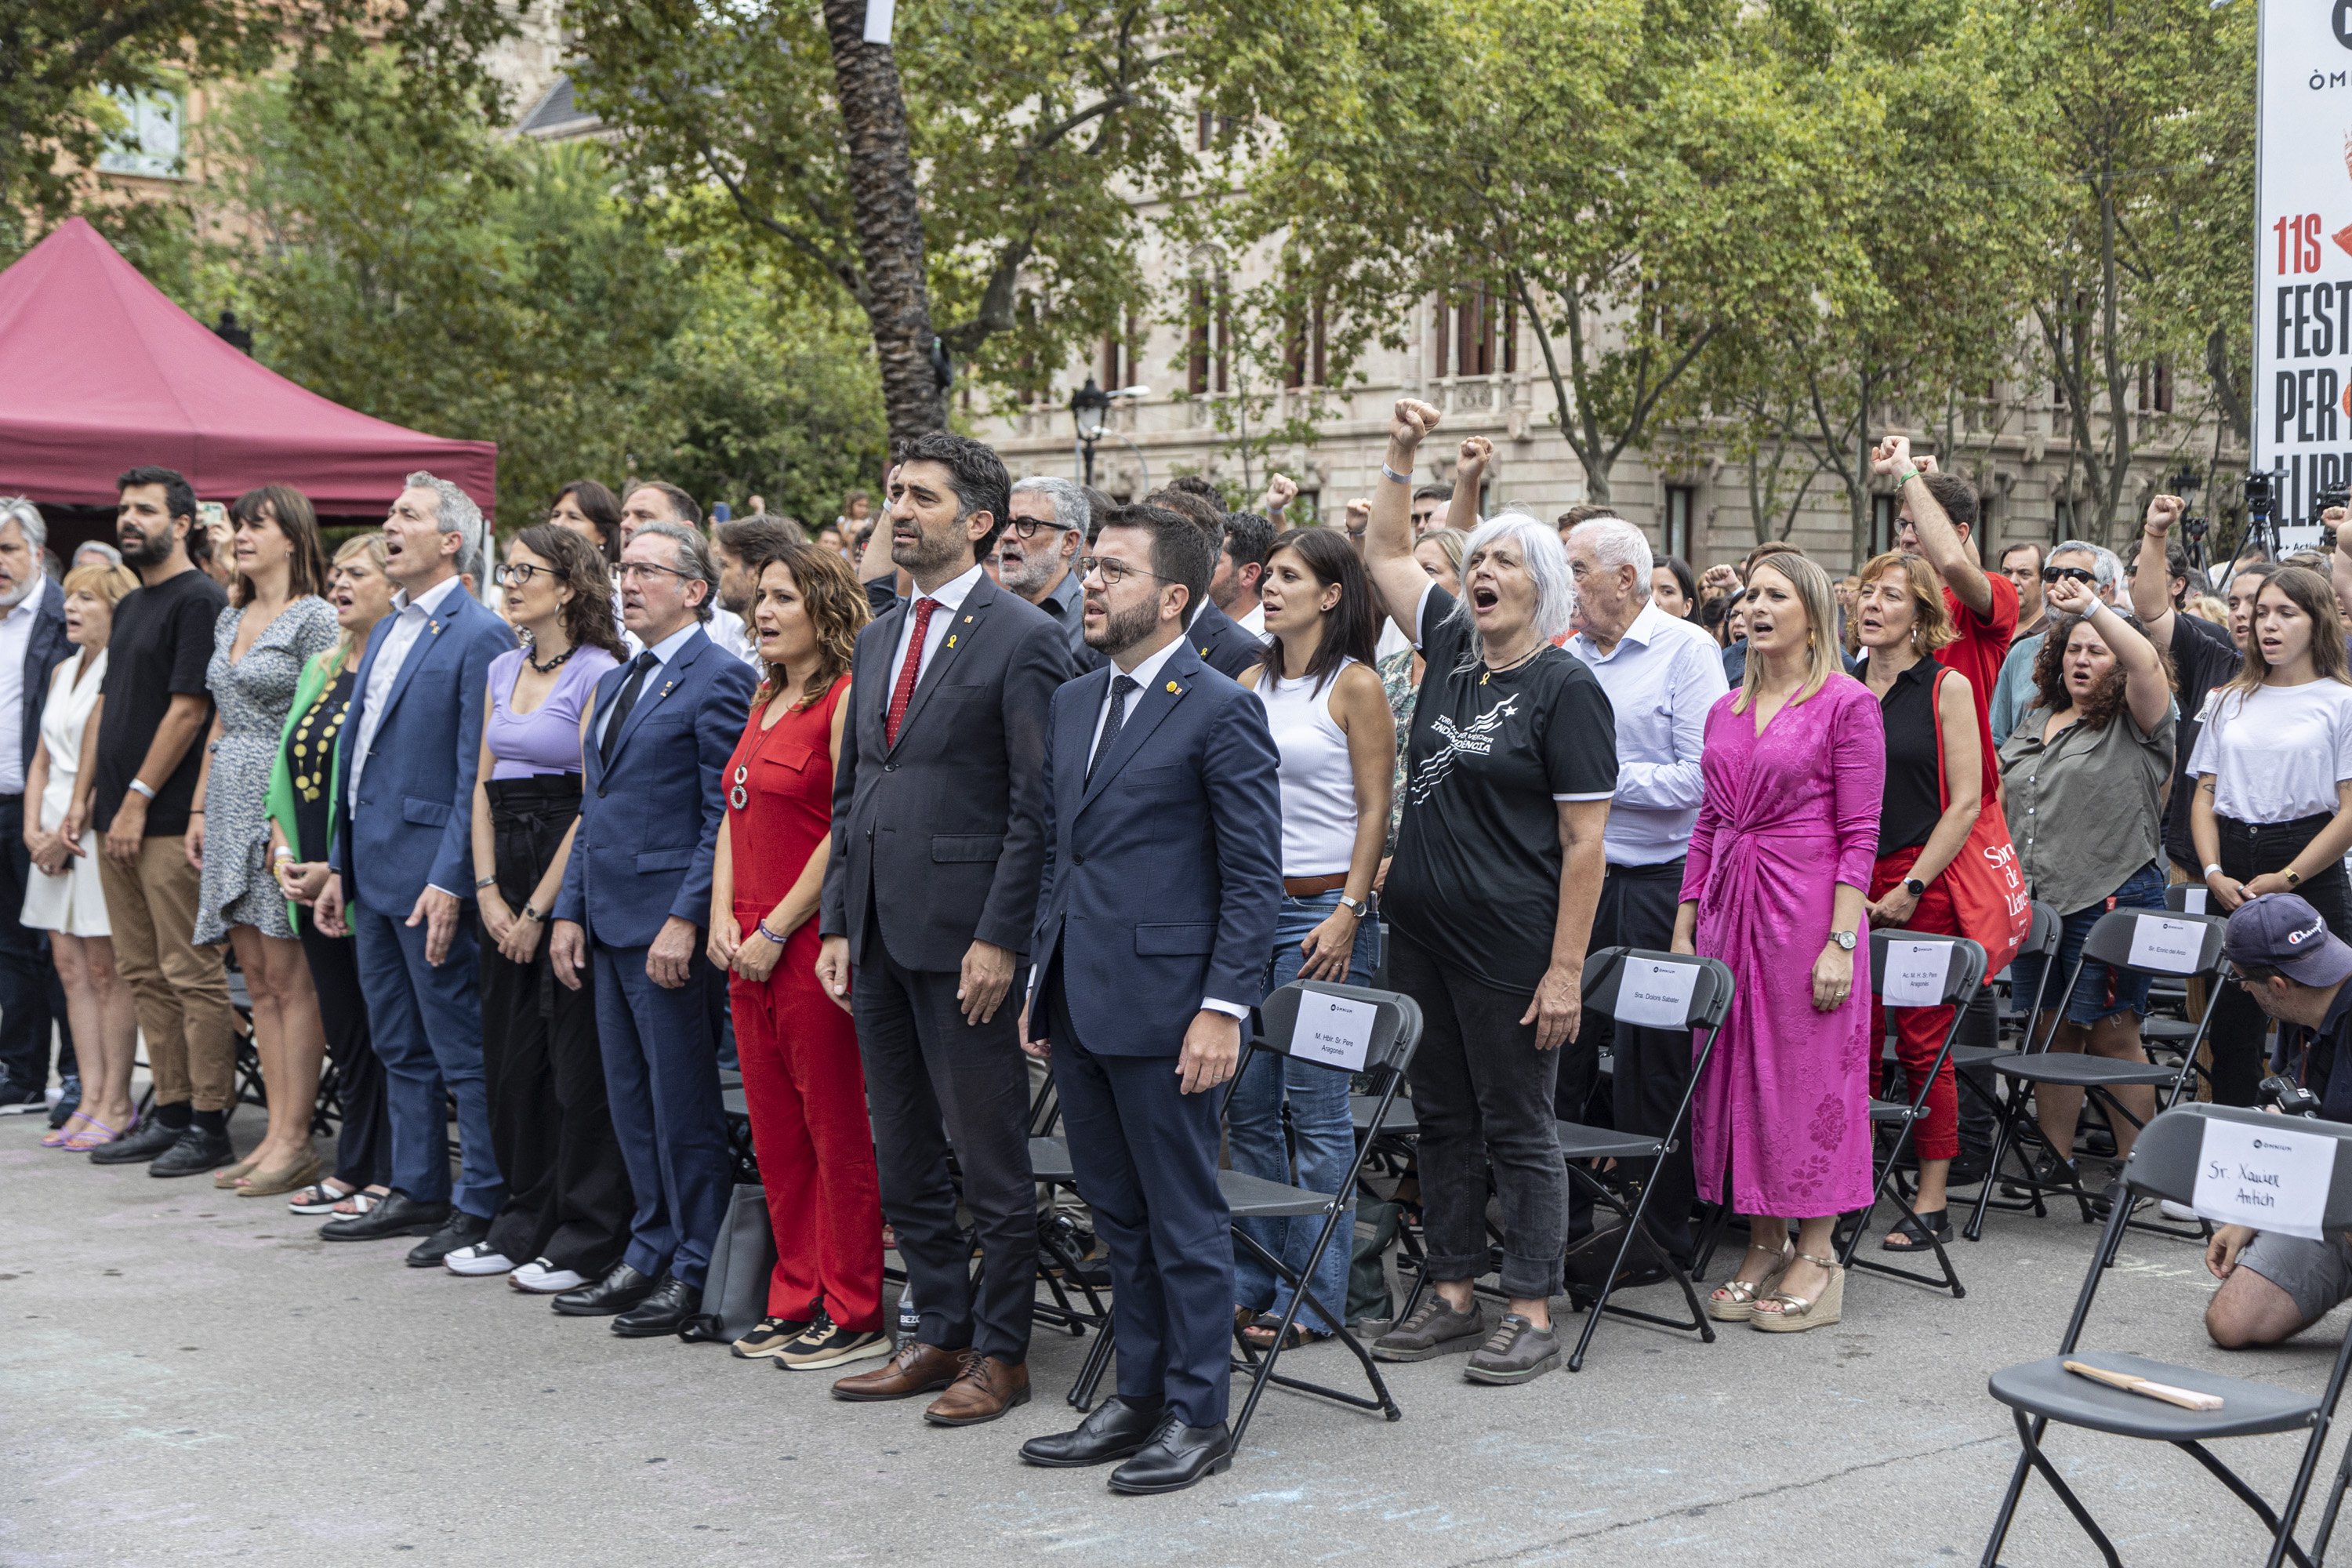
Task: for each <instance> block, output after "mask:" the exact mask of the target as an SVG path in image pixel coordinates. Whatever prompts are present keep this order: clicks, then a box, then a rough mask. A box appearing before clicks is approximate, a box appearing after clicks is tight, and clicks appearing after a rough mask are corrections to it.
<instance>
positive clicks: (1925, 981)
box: [1878, 942, 1952, 1007]
mask: <svg viewBox="0 0 2352 1568" xmlns="http://www.w3.org/2000/svg"><path fill="white" fill-rule="evenodd" d="M1951 973H1952V944H1951V943H1950V942H1888V943H1887V944H1886V967H1885V969H1884V970H1883V971H1881V972H1880V973H1879V977H1878V999H1879V1000H1880V1001H1882V1002H1884V1003H1885V1004H1886V1005H1888V1006H1889V1007H1933V1006H1935V1005H1937V1004H1938V1003H1940V1002H1942V1001H1943V999H1944V982H1945V981H1946V980H1947V979H1948V978H1949V977H1950V975H1951Z"/></svg>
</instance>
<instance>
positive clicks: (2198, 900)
mask: <svg viewBox="0 0 2352 1568" xmlns="http://www.w3.org/2000/svg"><path fill="white" fill-rule="evenodd" d="M2180 908H2181V910H2183V912H2185V913H2188V914H2192V915H2201V914H2203V913H2204V912H2205V889H2202V888H2183V889H2180Z"/></svg>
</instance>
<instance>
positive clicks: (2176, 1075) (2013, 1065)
mask: <svg viewBox="0 0 2352 1568" xmlns="http://www.w3.org/2000/svg"><path fill="white" fill-rule="evenodd" d="M2228 924H2229V922H2228V921H2226V920H2224V919H2223V918H2222V917H2221V916H2220V915H2216V914H2202V915H2197V914H2189V913H2188V912H2187V911H2185V910H2184V911H2181V912H2179V913H2172V912H2169V911H2167V912H2162V913H2159V912H2158V911H2157V910H2109V911H2107V912H2106V913H2105V914H2104V915H2101V916H2100V917H2099V921H2098V923H2097V924H2096V925H2094V926H2093V927H2092V928H2091V934H2090V937H2089V939H2088V940H2087V941H2085V942H2084V943H2083V953H2082V956H2081V957H2080V958H2077V959H2076V960H2075V961H2074V971H2073V973H2069V974H2068V975H2067V976H2066V983H2065V984H2064V985H2063V987H2062V988H2061V989H2060V990H2059V992H2058V994H2057V997H2056V999H2055V1001H2054V1002H2053V1006H2054V1007H2055V1008H2056V1009H2057V1010H2059V1011H2060V1012H2061V1013H2062V1014H2063V1010H2064V1008H2065V1005H2066V1000H2067V998H2068V997H2070V996H2072V995H2073V994H2074V983H2075V981H2076V980H2078V979H2079V978H2081V976H2082V973H2083V966H2084V964H2086V963H2090V962H2092V961H2093V960H2096V961H2098V962H2099V963H2105V964H2107V965H2109V966H2110V967H2112V968H2114V969H2116V970H2119V971H2122V972H2125V973H2132V974H2150V975H2166V974H2168V975H2172V976H2174V977H2176V978H2182V977H2187V976H2189V975H2203V976H2206V977H2207V978H2208V979H2209V980H2210V983H2211V984H2210V992H2209V994H2208V996H2207V999H2206V1003H2205V1010H2204V1012H2203V1014H2202V1015H2201V1016H2200V1017H2199V1018H2198V1020H2197V1026H2196V1028H2195V1029H2194V1030H2192V1031H2191V1032H2190V1035H2189V1038H2188V1040H2187V1041H2185V1042H2183V1044H2182V1045H2181V1046H2180V1047H2179V1049H2180V1052H2181V1056H2180V1065H2179V1067H2178V1068H2165V1067H2159V1066H2157V1065H2156V1064H2155V1063H2153V1062H2150V1063H2147V1064H2145V1065H2143V1064H2140V1063H2137V1062H2124V1061H2116V1060H2113V1059H2111V1058H2106V1057H2095V1056H2092V1055H2091V1054H2090V1053H2089V1052H2087V1051H2053V1050H2051V1049H2050V1048H2049V1047H2050V1039H2049V1038H2046V1037H2045V1038H2044V1039H2043V1040H2042V1047H2041V1048H2040V1049H2039V1050H2033V1049H2028V1050H2026V1051H2021V1052H2011V1054H2009V1055H2007V1056H2002V1057H1999V1058H1994V1060H1993V1061H1992V1062H1991V1064H1990V1066H1991V1067H1992V1069H1993V1070H1994V1071H1995V1072H1998V1073H2000V1075H2001V1076H2002V1077H2003V1078H2006V1079H2009V1080H2010V1095H2009V1105H2008V1108H2007V1110H2006V1111H2005V1112H2004V1113H2003V1115H2002V1117H2001V1122H2000V1131H1999V1132H1998V1133H1997V1134H1996V1135H1995V1136H1994V1139H1993V1146H1992V1166H1991V1169H1990V1170H1989V1171H1988V1172H1987V1173H1985V1183H1984V1188H1983V1190H1982V1191H1981V1192H1979V1194H1977V1207H1976V1213H1975V1214H1974V1215H1971V1216H1970V1217H1969V1231H1968V1235H1969V1240H1971V1241H1974V1240H1975V1239H1977V1237H1979V1235H1980V1234H1982V1232H1983V1230H1984V1217H1985V1211H1986V1209H1987V1208H1988V1207H1989V1206H1990V1198H1991V1195H1992V1190H1993V1187H1994V1185H1995V1184H1997V1183H1999V1182H2000V1179H2001V1174H2000V1170H2001V1162H2002V1160H2003V1159H2004V1157H2005V1156H2006V1155H2007V1153H2008V1152H2009V1150H2010V1149H2011V1146H2012V1145H2013V1146H2015V1147H2016V1148H2017V1149H2018V1151H2019V1152H2020V1154H2021V1156H2022V1154H2023V1152H2024V1146H2025V1142H2026V1141H2027V1140H2028V1139H2029V1138H2031V1139H2034V1140H2036V1141H2038V1140H2039V1139H2040V1136H2041V1134H2040V1132H2039V1131H2038V1130H2037V1129H2036V1128H2035V1127H2034V1124H2033V1118H2032V1113H2031V1112H2030V1111H2029V1110H2027V1095H2026V1093H2025V1086H2026V1085H2028V1084H2037V1085H2039V1084H2047V1085H2051V1086H2053V1087H2057V1088H2068V1089H2082V1090H2084V1095H2085V1098H2086V1099H2087V1100H2089V1101H2090V1102H2092V1103H2095V1104H2096V1105H2097V1106H2098V1107H2099V1109H2100V1111H2101V1113H2102V1114H2104V1115H2105V1116H2106V1117H2107V1118H2108V1119H2109V1123H2110V1125H2112V1126H2116V1127H2120V1126H2122V1125H2123V1124H2124V1123H2125V1122H2126V1121H2128V1122H2130V1123H2132V1124H2133V1125H2134V1126H2137V1125H2138V1119H2137V1117H2135V1116H2133V1115H2132V1114H2131V1113H2130V1112H2129V1111H2127V1110H2125V1109H2124V1108H2123V1104H2122V1102H2121V1101H2120V1100H2116V1096H2115V1090H2116V1089H2120V1088H2123V1087H2125V1086H2126V1085H2129V1084H2146V1085H2147V1086H2148V1087H2150V1088H2151V1089H2156V1090H2158V1106H2157V1109H2158V1110H2169V1109H2170V1108H2171V1107H2173V1106H2174V1105H2177V1104H2178V1103H2179V1100H2180V1096H2181V1091H2182V1090H2183V1089H2186V1088H2187V1087H2188V1082H2189V1077H2190V1075H2191V1074H2193V1073H2194V1072H2195V1071H2196V1067H2197V1047H2198V1045H2199V1043H2200V1042H2201V1041H2202V1040H2203V1039H2204V1037H2205V1031H2206V1029H2207V1028H2208V1027H2209V1026H2210V1025H2211V1023H2212V1020H2213V1007H2214V1005H2215V1004H2216V1003H2218V1002H2219V1001H2220V1000H2221V979H2222V975H2223V972H2224V971H2225V969H2226V967H2227V963H2228V961H2227V960H2226V959H2224V958H2223V957H2222V954H2221V933H2222V931H2223V929H2224V928H2225V927H2226V926H2227V925H2228ZM2143 941H2146V942H2147V946H2146V948H2145V950H2144V951H2142V956H2141V958H2140V960H2139V961H2138V962H2135V960H2134V956H2133V955H2134V952H2135V951H2136V950H2140V949H2141V943H2142V942H2143ZM2055 1034H2056V1029H2055V1027H2054V1026H2053V1029H2052V1031H2051V1036H2052V1037H2054V1036H2055ZM2027 1043H2028V1045H2029V1047H2030V1046H2031V1045H2032V1042H2031V1040H2030V1039H2029V1041H2028V1042H2027ZM2053 1153H2055V1154H2057V1155H2058V1157H2059V1158H2060V1159H2062V1160H2066V1159H2068V1157H2069V1156H2070V1155H2071V1154H2072V1150H2071V1149H2070V1150H2065V1151H2056V1150H2053ZM2019 1182H2020V1184H2021V1185H2022V1186H2024V1187H2025V1188H2026V1189H2027V1191H2028V1192H2029V1194H2031V1198H2030V1202H2031V1205H2032V1210H2033V1213H2034V1215H2035V1216H2036V1217H2037V1218H2039V1217H2042V1216H2043V1215H2046V1214H2047V1213H2048V1211H2047V1209H2045V1208H2044V1207H2043V1205H2042V1194H2043V1193H2044V1192H2064V1193H2070V1194H2073V1196H2074V1203H2075V1206H2076V1207H2077V1208H2078V1209H2079V1210H2080V1211H2081V1214H2082V1216H2083V1223H2084V1224H2085V1225H2092V1224H2095V1223H2096V1220H2097V1216H2096V1215H2094V1214H2093V1212H2092V1209H2091V1195H2090V1194H2088V1193H2086V1192H2084V1190H2083V1183H2082V1178H2081V1176H2080V1174H2079V1173H2075V1174H2070V1175H2068V1177H2067V1178H2066V1182H2065V1184H2064V1185H2063V1187H2062V1186H2052V1185H2048V1184H2044V1183H2043V1182H2042V1181H2041V1179H2040V1178H2038V1177H2037V1176H2035V1175H2034V1173H2033V1171H2032V1164H2031V1162H2030V1161H2029V1162H2027V1165H2026V1168H2025V1169H2024V1170H2023V1171H2022V1172H2021V1173H2020V1177H2019ZM2127 1223H2128V1224H2130V1225H2131V1226H2133V1227H2134V1228H2136V1229H2139V1230H2145V1231H2150V1232H2153V1233H2154V1234H2156V1235H2158V1236H2170V1237H2181V1238H2184V1239H2191V1238H2193V1239H2199V1240H2201V1239H2203V1238H2204V1237H2206V1236H2208V1235H2210V1234H2211V1227H2210V1226H2207V1225H2206V1224H2205V1223H2204V1222H2203V1221H2201V1220H2200V1222H2198V1226H2197V1228H2196V1229H2195V1230H2193V1231H2186V1230H2179V1229H2176V1228H2174V1227H2172V1226H2161V1225H2152V1224H2149V1223H2147V1222H2146V1221H2143V1220H2128V1221H2127Z"/></svg>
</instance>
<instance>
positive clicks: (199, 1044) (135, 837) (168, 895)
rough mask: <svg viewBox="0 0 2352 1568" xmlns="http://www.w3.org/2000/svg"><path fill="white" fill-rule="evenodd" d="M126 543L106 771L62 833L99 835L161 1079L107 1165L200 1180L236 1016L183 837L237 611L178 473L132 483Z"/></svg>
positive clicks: (122, 517)
mask: <svg viewBox="0 0 2352 1568" xmlns="http://www.w3.org/2000/svg"><path fill="white" fill-rule="evenodd" d="M116 482H117V483H118V484H119V485H120V486H121V501H120V502H119V503H118V505H117V506H116V508H115V524H114V535H115V542H116V543H117V544H118V545H120V546H121V550H122V563H123V564H124V565H126V566H128V567H130V568H131V570H132V571H134V572H136V573H138V574H139V581H140V584H141V586H140V587H138V588H137V589H135V590H133V591H132V592H131V593H129V594H126V595H123V597H122V602H121V603H120V604H118V605H115V606H114V629H113V631H112V633H111V634H110V636H109V637H108V639H107V645H106V684H105V686H104V687H103V688H102V689H101V690H100V694H99V700H98V710H97V713H96V716H95V717H96V726H97V731H98V746H97V752H98V755H97V760H96V763H95V765H94V767H93V769H92V776H91V777H90V778H89V779H88V780H87V781H85V782H84V783H83V784H82V785H81V787H80V794H79V799H78V800H77V803H76V805H74V807H73V810H72V812H71V813H70V814H69V816H68V820H67V823H66V828H65V838H66V842H67V843H68V844H71V843H73V842H75V841H76V840H77V839H79V837H80V836H81V829H82V826H83V825H84V823H87V824H88V825H89V826H91V827H94V828H96V829H97V830H98V832H99V835H100V858H99V863H98V871H99V882H100V887H101V888H103V889H104V890H105V893H106V918H107V922H108V924H109V925H110V926H111V927H112V928H113V934H114V962H115V964H116V967H117V968H119V969H120V970H121V973H122V978H123V979H124V980H125V981H127V982H128V983H129V984H130V986H131V1000H132V1003H133V1004H134V1005H136V1007H137V1009H138V1012H139V1032H140V1034H141V1035H142V1036H144V1037H145V1038H146V1041H147V1061H148V1065H149V1067H150V1068H151V1069H152V1072H153V1073H154V1076H155V1108H154V1110H153V1111H152V1114H151V1115H150V1116H149V1118H148V1121H147V1124H146V1125H145V1126H144V1127H142V1128H140V1129H139V1130H138V1131H135V1132H133V1133H132V1134H131V1136H129V1137H128V1138H124V1139H121V1140H119V1141H117V1142H112V1143H108V1144H103V1145H101V1146H100V1148H99V1149H98V1150H97V1151H95V1152H93V1153H92V1154H91V1156H90V1158H91V1159H92V1161H94V1162H95V1163H99V1164H107V1165H111V1164H129V1163H133V1162H135V1161H141V1160H152V1161H153V1162H154V1163H152V1165H150V1166H149V1167H148V1173H150V1174H151V1175H157V1176H193V1175H194V1174H196V1173H198V1172H201V1171H210V1170H213V1169H215V1168H217V1167H219V1166H222V1165H226V1164H229V1163H232V1162H234V1161H235V1160H236V1152H234V1151H233V1150H232V1149H231V1148H230V1147H229V1142H228V1112H229V1108H230V1107H231V1106H232V1105H233V1104H234V1103H235V1102H236V1015H235V1014H234V1013H233V1012H231V1011H230V1008H229V1001H228V976H227V973H226V972H225V971H224V970H223V968H222V966H221V954H220V949H219V948H217V947H198V946H196V945H195V944H194V943H193V942H190V941H189V940H188V938H189V935H190V933H192V932H193V931H194V930H195V924H196V899H197V886H198V881H199V878H198V874H197V871H196V868H195V867H194V866H193V865H191V864H190V863H189V861H188V853H187V844H186V840H185V837H184V836H185V834H186V833H187V831H188V819H189V817H190V816H192V815H193V813H192V811H191V809H190V808H191V806H192V805H193V804H194V800H195V794H196V775H197V773H199V772H200V771H201V769H202V767H203V763H204V752H202V751H201V750H200V749H199V747H198V745H197V742H198V739H199V738H200V737H201V736H202V735H203V734H204V732H205V726H206V725H208V724H210V723H211V722H212V717H213V700H212V694H211V692H210V691H209V690H208V689H207V688H206V686H205V667H206V666H207V665H209V664H210V663H211V662H212V657H213V628H214V626H215V623H216V622H217V621H218V620H219V619H220V613H221V611H222V610H223V609H224V608H225V607H226V605H227V604H228V596H227V595H226V594H224V593H222V592H221V588H220V584H217V583H215V582H214V581H213V580H212V579H211V578H210V577H207V576H206V575H205V574H203V573H202V572H199V571H198V570H196V567H195V564H194V563H193V562H191V561H190V560H189V559H188V536H189V532H190V531H191V530H192V529H194V527H195V526H196V497H195V492H194V490H193V489H190V488H189V486H188V481H187V480H186V479H182V478H181V477H180V476H179V475H178V474H177V473H175V472H173V470H172V469H170V468H132V469H131V471H130V472H128V473H126V474H124V475H123V476H122V478H121V479H119V480H118V481H116Z"/></svg>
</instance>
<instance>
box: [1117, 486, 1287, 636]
mask: <svg viewBox="0 0 2352 1568" xmlns="http://www.w3.org/2000/svg"><path fill="white" fill-rule="evenodd" d="M1180 477H1181V478H1182V479H1190V478H1191V477H1192V476H1190V475H1183V476H1180ZM1143 504H1144V505H1146V506H1149V507H1159V508H1161V509H1164V510H1168V511H1172V512H1174V513H1176V514H1177V515H1178V516H1179V517H1181V518H1183V519H1184V520H1185V521H1189V522H1190V523H1192V526H1193V527H1195V528H1197V529H1199V530H1200V531H1201V532H1202V536H1203V537H1205V538H1206V539H1207V540H1208V542H1209V547H1210V548H1211V549H1212V550H1216V549H1221V548H1222V547H1223V544H1224V540H1225V512H1224V509H1223V507H1221V506H1219V505H1218V504H1217V503H1216V502H1214V501H1213V500H1209V499H1208V498H1207V497H1206V496H1204V495H1202V493H1201V487H1200V486H1198V485H1186V484H1171V485H1170V486H1169V487H1168V488H1167V489H1164V490H1154V491H1152V492H1151V493H1150V495H1148V496H1145V497H1144V498H1143ZM1185 614H1186V615H1187V616H1188V617H1189V619H1188V620H1187V622H1186V624H1185V627H1184V640H1185V641H1187V642H1189V643H1191V644H1192V649H1193V651H1194V652H1196V653H1198V654H1199V655H1200V656H1201V658H1202V662H1203V663H1205V664H1206V665H1207V666H1208V667H1209V668H1211V669H1213V670H1215V671H1216V672H1217V673H1218V674H1219V675H1223V676H1226V677H1228V678H1232V679H1239V678H1240V676H1241V673H1242V671H1243V670H1244V669H1247V668H1250V666H1252V665H1254V664H1263V663H1264V662H1265V644H1264V643H1262V642H1260V641H1259V640H1258V639H1257V638H1256V637H1252V636H1250V635H1249V633H1247V632H1245V631H1244V630H1242V628H1241V627H1240V626H1238V625H1237V624H1235V622H1234V618H1233V617H1232V616H1229V615H1227V614H1225V613H1224V611H1223V610H1221V609H1219V608H1217V605H1216V601H1215V600H1213V599H1212V598H1210V597H1209V596H1208V595H1207V594H1206V593H1203V594H1202V595H1201V601H1200V603H1199V604H1198V605H1188V608H1187V609H1186V611H1185Z"/></svg>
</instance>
